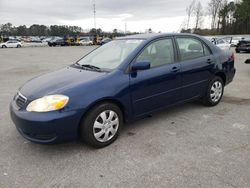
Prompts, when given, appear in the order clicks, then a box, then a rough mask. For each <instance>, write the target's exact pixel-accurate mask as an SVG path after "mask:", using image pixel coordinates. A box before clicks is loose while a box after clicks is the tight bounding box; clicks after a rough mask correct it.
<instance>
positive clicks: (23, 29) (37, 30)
mask: <svg viewBox="0 0 250 188" xmlns="http://www.w3.org/2000/svg"><path fill="white" fill-rule="evenodd" d="M1 35H2V36H61V37H63V36H66V35H72V36H76V35H91V36H95V35H98V36H110V37H112V36H114V35H115V36H123V35H124V33H123V32H121V31H118V30H117V29H114V30H113V31H112V32H104V31H102V29H101V28H98V29H95V28H92V29H90V30H89V31H85V32H84V31H83V29H82V28H81V27H78V26H67V25H51V26H45V25H38V24H33V25H31V26H30V27H27V26H26V25H20V26H17V27H16V26H13V25H12V24H11V23H6V24H2V25H0V36H1Z"/></svg>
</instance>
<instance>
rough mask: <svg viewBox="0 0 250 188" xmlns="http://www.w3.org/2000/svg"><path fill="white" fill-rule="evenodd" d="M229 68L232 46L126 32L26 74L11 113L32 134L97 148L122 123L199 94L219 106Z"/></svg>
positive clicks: (191, 37)
mask: <svg viewBox="0 0 250 188" xmlns="http://www.w3.org/2000/svg"><path fill="white" fill-rule="evenodd" d="M234 75H235V68H234V55H233V53H231V52H229V51H228V52H225V51H222V50H220V49H219V48H218V47H216V46H214V45H213V44H212V43H210V42H209V41H207V40H206V39H204V38H202V37H200V36H197V35H191V34H148V35H134V36H128V37H123V38H119V39H117V40H114V41H111V42H109V43H107V44H106V45H103V46H101V47H99V48H97V49H95V50H94V51H92V52H91V53H89V54H87V55H86V56H84V57H83V58H82V59H80V60H79V61H78V62H76V63H75V64H72V65H71V66H68V67H66V68H63V69H61V70H57V71H55V72H51V73H48V74H45V75H42V76H39V77H36V78H34V79H32V80H30V81H28V82H27V83H26V84H24V85H23V86H22V87H21V88H20V89H19V91H18V92H17V94H16V95H15V96H14V98H13V100H12V101H11V104H10V114H11V118H12V120H13V122H14V123H15V125H16V128H17V130H18V131H19V133H20V134H21V135H22V136H23V137H24V138H26V139H28V140H30V141H33V142H36V143H42V144H49V143H58V142H62V141H70V140H74V139H77V138H79V137H80V138H82V139H83V140H84V141H85V142H86V143H87V144H89V145H91V146H93V147H98V148H100V147H104V146H107V145H109V144H111V143H112V142H113V141H115V140H116V138H117V137H118V135H119V132H120V130H121V128H122V126H123V124H124V122H128V121H131V120H135V119H138V118H142V117H145V116H147V115H149V114H151V113H153V112H156V111H158V110H160V109H163V108H166V107H170V106H173V105H177V104H180V103H185V102H188V101H192V100H197V99H199V100H201V101H202V102H203V103H204V104H205V105H207V106H215V105H217V104H218V103H219V102H220V100H221V98H222V96H223V91H224V86H226V85H227V84H228V83H230V82H231V81H232V80H233V78H234Z"/></svg>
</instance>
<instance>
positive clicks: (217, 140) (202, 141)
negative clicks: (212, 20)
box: [0, 47, 250, 188]
mask: <svg viewBox="0 0 250 188" xmlns="http://www.w3.org/2000/svg"><path fill="white" fill-rule="evenodd" d="M91 49H93V47H54V48H49V47H36V48H20V49H0V106H1V108H0V187H1V188H8V187H10V188H15V187H17V188H20V187H32V188H35V187H84V188H87V187H143V188H147V187H154V188H155V187H168V188H169V187H192V188H193V187H209V188H211V187H216V188H221V187H225V188H230V187H232V188H236V187H239V188H242V187H245V188H249V187H250V65H246V64H244V63H243V61H244V60H245V59H247V58H250V54H237V55H236V62H235V66H236V68H237V73H236V76H235V79H234V81H233V82H232V83H231V84H230V85H228V86H227V87H226V88H225V94H224V97H223V100H222V101H221V103H220V104H219V105H218V106H216V107H213V108H208V107H204V106H202V105H201V104H199V103H197V102H193V103H188V104H184V105H180V106H176V107H172V108H169V109H166V110H163V111H160V112H158V113H156V114H153V116H152V117H151V118H146V119H142V120H139V121H136V122H133V123H129V124H126V125H125V126H124V129H123V131H122V133H121V135H120V137H119V139H118V140H117V141H116V142H114V143H113V144H112V145H110V146H108V147H106V148H103V149H98V150H97V149H93V148H90V147H88V146H86V145H85V144H83V143H81V142H80V141H75V142H70V143H64V144H59V145H50V146H46V145H39V144H34V143H31V142H29V141H27V140H25V139H24V138H23V137H22V136H21V135H19V133H18V132H17V131H16V129H15V126H14V124H13V123H12V121H11V119H10V115H9V103H10V101H11V99H12V97H13V95H14V94H15V93H16V92H17V90H18V88H19V87H20V86H21V85H22V84H23V83H25V82H26V81H27V80H29V79H31V78H32V77H34V76H37V75H40V74H43V73H46V72H50V71H53V70H57V69H60V68H63V67H65V66H66V65H69V64H72V63H73V62H75V61H76V60H77V59H79V58H80V57H81V56H83V55H84V54H86V53H87V52H89V51H90V50H91Z"/></svg>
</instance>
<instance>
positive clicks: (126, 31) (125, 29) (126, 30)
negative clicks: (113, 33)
mask: <svg viewBox="0 0 250 188" xmlns="http://www.w3.org/2000/svg"><path fill="white" fill-rule="evenodd" d="M126 34H127V23H125V35H126Z"/></svg>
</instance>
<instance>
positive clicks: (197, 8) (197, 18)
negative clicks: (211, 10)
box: [194, 1, 203, 30]
mask: <svg viewBox="0 0 250 188" xmlns="http://www.w3.org/2000/svg"><path fill="white" fill-rule="evenodd" d="M194 16H195V30H197V29H198V28H199V27H201V22H202V18H203V10H202V5H201V2H200V1H198V2H197V3H196V5H195V8H194Z"/></svg>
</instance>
